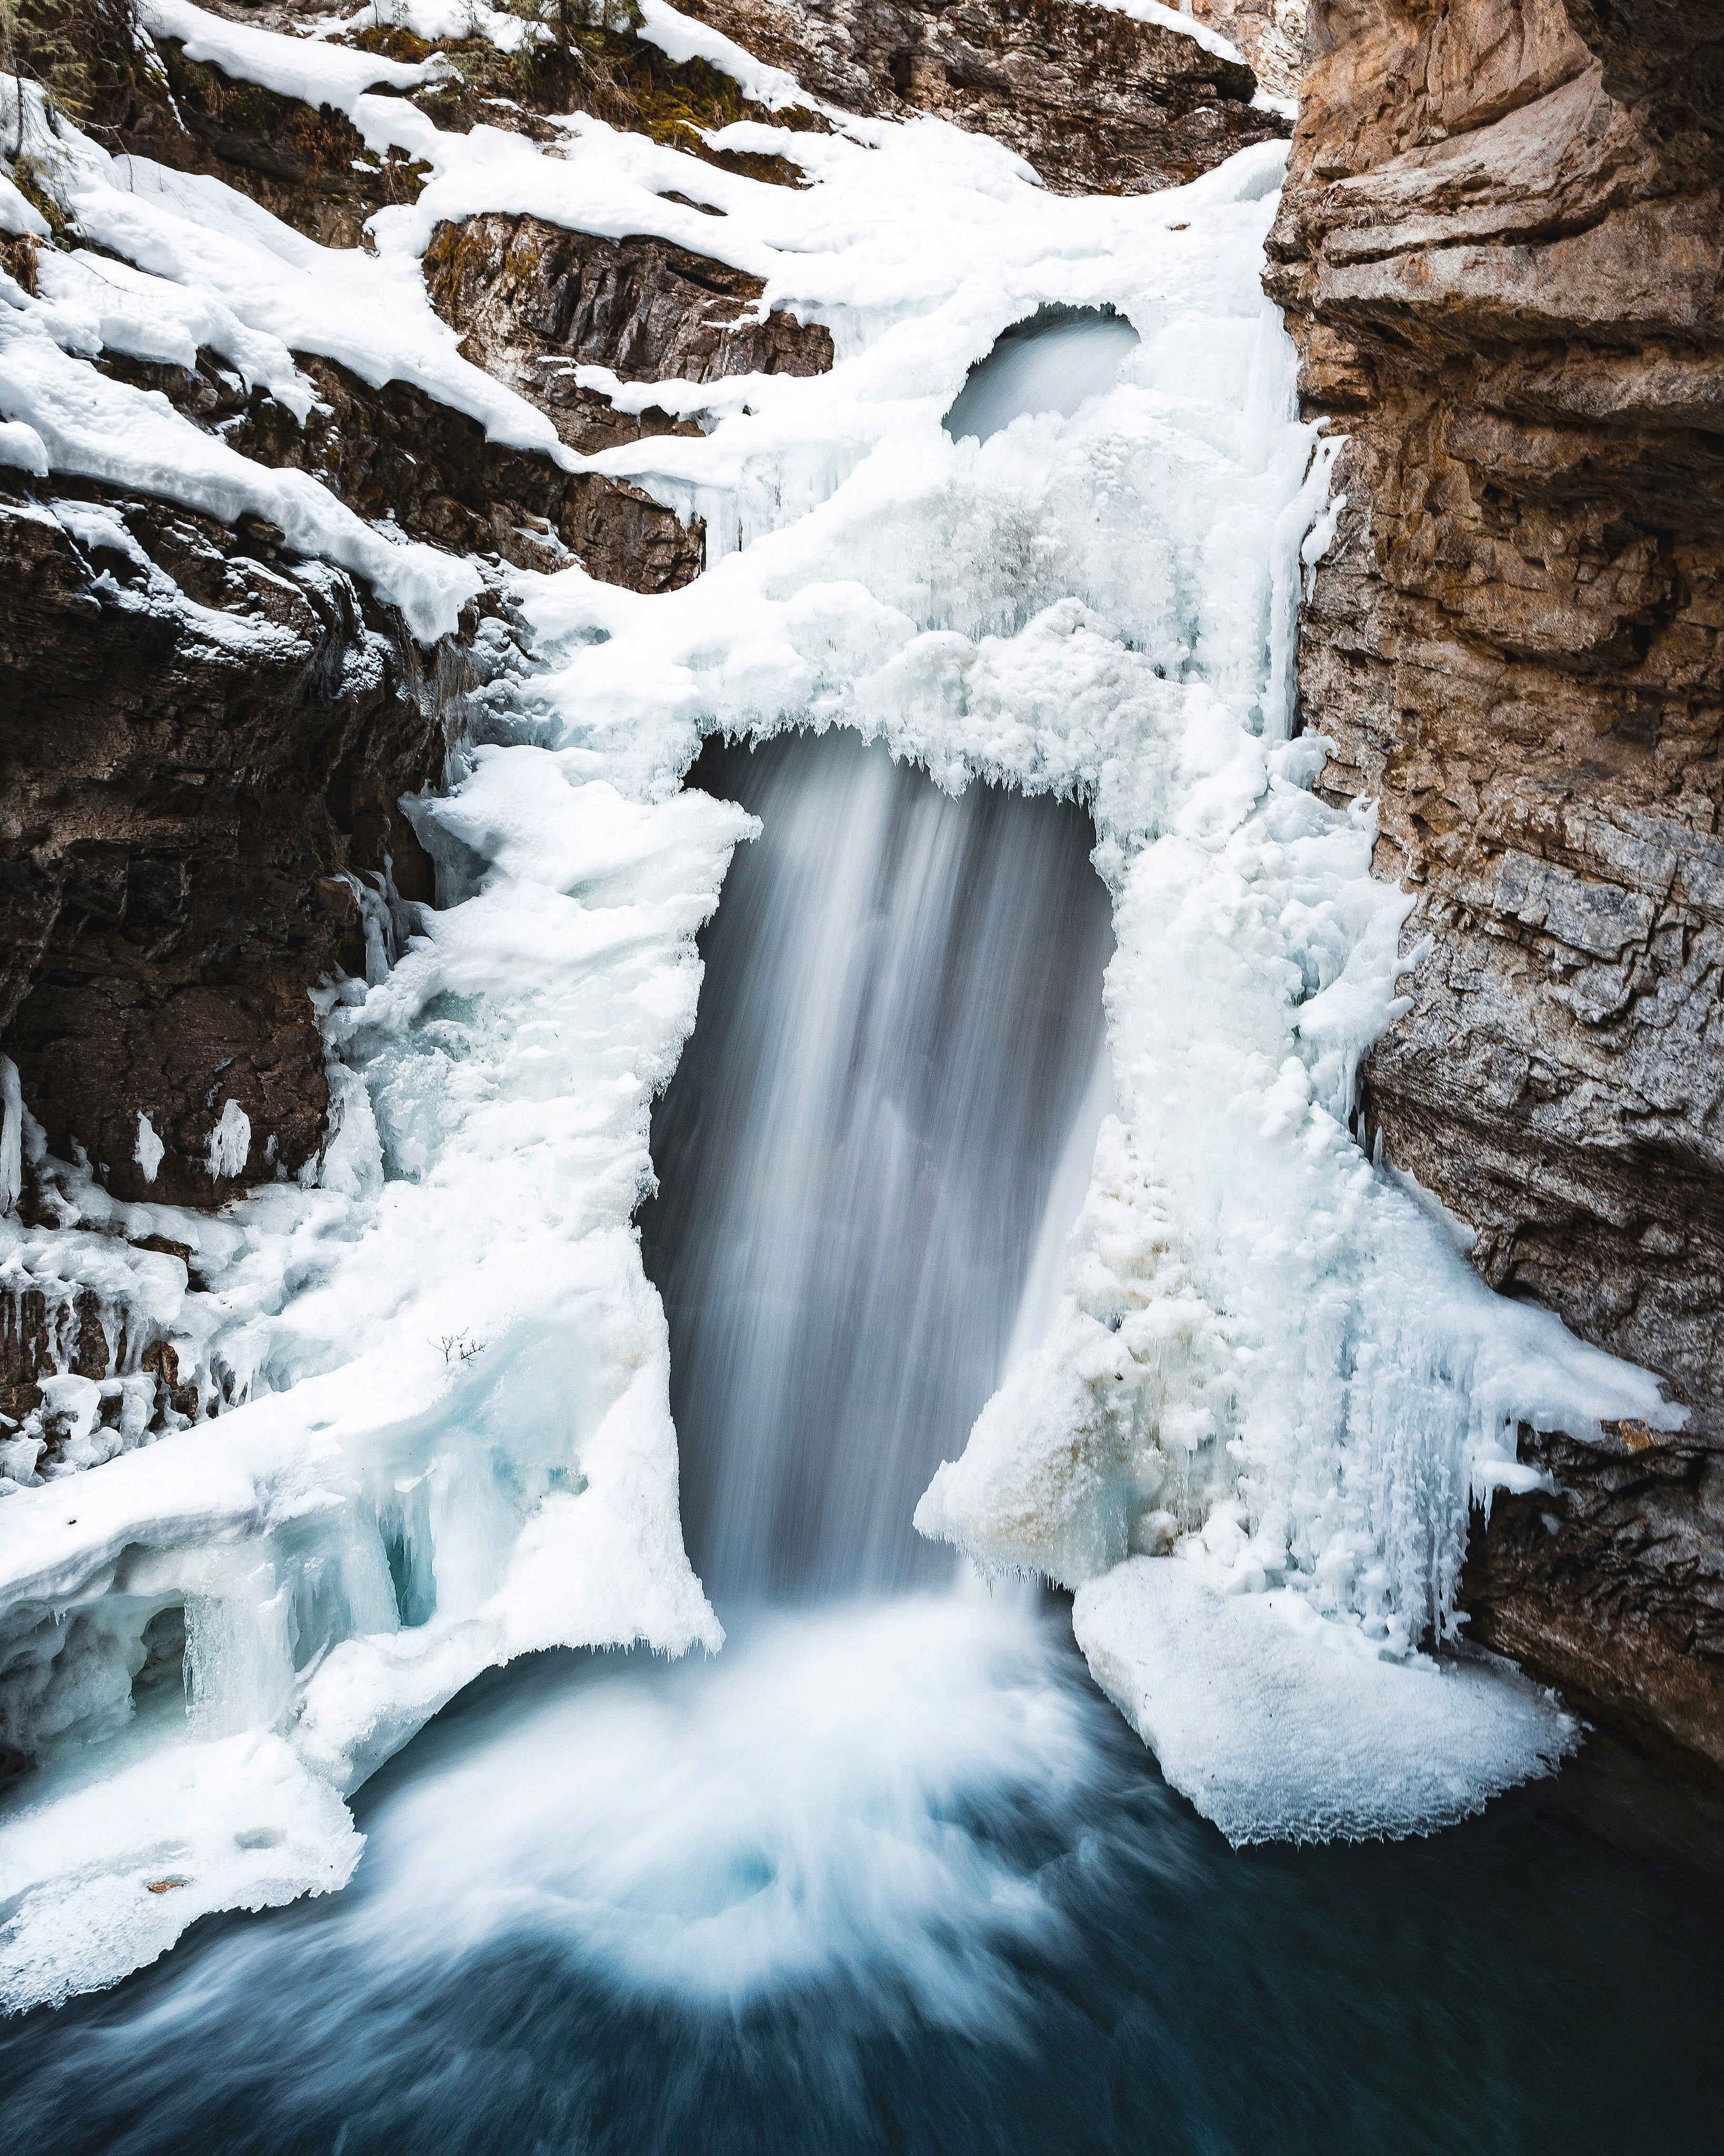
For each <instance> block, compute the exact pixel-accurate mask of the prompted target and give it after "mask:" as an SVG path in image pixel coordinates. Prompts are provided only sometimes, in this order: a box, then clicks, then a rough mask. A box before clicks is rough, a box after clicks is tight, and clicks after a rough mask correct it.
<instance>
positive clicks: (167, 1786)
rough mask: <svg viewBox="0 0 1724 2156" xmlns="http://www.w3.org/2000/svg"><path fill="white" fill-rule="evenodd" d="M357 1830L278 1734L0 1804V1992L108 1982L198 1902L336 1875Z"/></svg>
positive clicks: (6, 1996) (177, 1752)
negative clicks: (35, 1799)
mask: <svg viewBox="0 0 1724 2156" xmlns="http://www.w3.org/2000/svg"><path fill="white" fill-rule="evenodd" d="M363 1846H364V1837H363V1836H362V1835H360V1834H359V1833H358V1832H357V1830H355V1828H354V1825H353V1821H352V1819H351V1816H350V1815H349V1814H348V1811H347V1808H346V1805H345V1804H343V1803H342V1802H341V1799H340V1797H339V1796H337V1795H336V1792H335V1791H334V1790H333V1789H331V1787H330V1786H329V1784H327V1783H326V1782H324V1781H321V1780H320V1779H318V1777H317V1776H316V1775H315V1774H309V1773H307V1771H306V1770H305V1768H304V1767H303V1766H301V1764H300V1762H299V1761H298V1760H297V1759H296V1758H295V1756H294V1754H293V1753H292V1751H291V1750H290V1748H289V1747H288V1746H287V1745H286V1744H285V1743H283V1742H282V1740H281V1739H280V1738H279V1737H271V1736H265V1735H260V1734H251V1735H246V1736H235V1737H228V1738H223V1739H222V1740H220V1741H219V1742H217V1743H177V1744H173V1745H171V1746H169V1747H167V1748H164V1749H162V1750H161V1751H158V1752H156V1753H153V1754H152V1755H151V1756H148V1757H146V1758H141V1759H139V1760H136V1762H134V1763H132V1764H131V1766H128V1767H125V1768H121V1770H120V1772H119V1773H117V1774H113V1775H110V1776H108V1777H105V1778H104V1779H101V1780H100V1781H95V1782H87V1783H86V1784H85V1786H84V1787H83V1788H81V1789H74V1790H73V1791H71V1792H69V1794H66V1795H64V1796H61V1797H59V1798H57V1799H52V1800H50V1801H49V1802H48V1803H46V1804H33V1805H31V1806H29V1807H28V1809H24V1810H22V1811H18V1812H14V1813H13V1814H12V1815H10V1816H9V1817H8V1818H6V1819H5V1820H0V1909H3V1910H4V1911H5V1912H6V1914H5V1917H4V1921H3V1922H0V2008H3V2009H5V2010H9V2011H11V2012H13V2013H18V2012H21V2011H23V2010H24V2009H25V2008H27V2007H30V2006H34V2005H42V2004H44V2002H45V2003H47V2004H49V2005H59V2003H60V2002H61V2000H63V1999H66V1998H67V1997H69V1995H70V1994H72V1993H73V1992H74V1991H88V1990H90V1989H98V1988H100V1986H102V1985H104V1984H117V1983H118V1982H119V1980H120V1979H121V1977H122V1976H126V1975H129V1974H131V1971H132V1970H133V1969H141V1968H142V1967H144V1965H145V1964H146V1963H149V1962H152V1961H154V1960H156V1958H157V1957H158V1956H159V1955H162V1954H164V1953H167V1949H168V1948H170V1947H171V1946H172V1944H173V1943H174V1942H175V1941H176V1940H177V1938H179V1936H180V1934H181V1933H182V1932H183V1931H185V1929H186V1928H187V1926H188V1925H190V1924H193V1923H195V1922H197V1920H198V1917H207V1916H208V1915H210V1914H211V1913H212V1912H214V1911H215V1910H218V1909H268V1908H274V1907H279V1906H280V1904H281V1903H282V1902H293V1901H296V1900H298V1898H299V1897H300V1895H302V1894H326V1893H329V1892H331V1891H332V1890H333V1889H334V1888H336V1887H338V1886H346V1883H347V1881H348V1880H349V1879H350V1878H351V1876H352V1875H353V1867H354V1866H355V1865H356V1864H357V1862H358V1861H359V1852H360V1851H361V1849H362V1847H363Z"/></svg>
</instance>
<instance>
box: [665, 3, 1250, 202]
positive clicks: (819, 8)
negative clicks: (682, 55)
mask: <svg viewBox="0 0 1724 2156" xmlns="http://www.w3.org/2000/svg"><path fill="white" fill-rule="evenodd" d="M685 12H686V13H689V14H691V15H694V16H695V17H697V18H699V19H700V21H702V22H706V23H711V24H712V25H713V26H714V27H715V28H717V29H721V30H722V31H724V33H726V36H728V37H731V38H735V39H736V42H737V43H738V44H742V45H746V46H747V48H748V49H749V50H750V51H751V52H753V53H757V54H759V55H760V57H761V58H762V59H767V60H771V61H772V62H773V63H774V64H776V65H777V66H779V67H782V68H784V69H787V70H788V72H790V73H791V74H794V75H795V76H796V77H797V79H798V81H800V82H802V83H803V84H805V85H807V86H808V89H810V90H813V91H814V92H816V93H817V95H819V96H821V97H824V98H826V99H829V100H830V101H831V102H832V103H833V104H834V105H842V106H844V107H845V108H847V109H848V110H850V111H853V112H865V113H890V114H893V115H901V114H903V113H905V112H906V111H917V112H932V113H936V114H937V115H939V117H940V118H941V119H942V120H949V121H952V122H953V123H954V124H955V125H956V126H959V127H967V128H969V129H972V131H974V132H976V133H977V134H982V135H991V136H993V137H994V138H995V140H996V141H1000V142H1003V143H1004V144H1005V145H1006V146H1007V147H1008V149H1011V150H1015V151H1017V152H1018V155H1019V156H1020V157H1024V158H1026V159H1028V161H1029V163H1031V164H1032V165H1034V167H1035V169H1036V171H1037V172H1039V173H1040V175H1041V176H1042V177H1043V179H1044V180H1045V181H1046V182H1047V183H1048V185H1049V187H1054V188H1055V189H1057V190H1058V191H1060V193H1069V194H1086V193H1112V194H1143V193H1148V192H1149V191H1150V190H1151V189H1152V188H1156V187H1177V186H1178V185H1180V184H1181V183H1182V182H1184V181H1187V180H1192V179H1195V178H1196V177H1197V176H1198V173H1199V172H1207V171H1208V169H1209V167H1211V166H1212V165H1216V164H1219V162H1221V160H1222V159H1223V158H1224V157H1231V156H1232V155H1233V153H1234V151H1235V150H1240V149H1243V148H1244V146H1245V145H1246V144H1247V143H1249V142H1260V141H1264V140H1265V139H1266V138H1267V137H1269V136H1275V135H1280V134H1285V132H1286V123H1285V121H1283V120H1282V119H1281V118H1280V116H1279V115H1277V114H1276V113H1275V112H1273V111H1269V110H1264V109H1262V108H1261V107H1260V106H1259V105H1255V104H1254V103H1253V99H1254V97H1255V93H1256V89H1257V82H1256V78H1255V76H1254V75H1253V74H1252V72H1251V70H1250V69H1249V67H1247V66H1245V65H1244V64H1243V63H1241V62H1240V61H1239V60H1236V59H1224V58H1222V57H1221V56H1220V55H1219V54H1216V53H1213V52H1211V51H1210V50H1208V48H1207V47H1206V46H1205V45H1203V44H1200V43H1199V42H1198V39H1197V38H1195V37H1189V36H1187V35H1186V34H1185V33H1183V32H1182V31H1178V30H1172V29H1168V28H1163V27H1162V25H1160V24H1158V23H1140V22H1137V21H1136V20H1134V19H1133V18H1131V16H1129V15H1121V14H1119V13H1116V12H1115V11H1114V10H1113V9H1112V8H1106V7H1101V6H1092V5H1090V4H1089V0H957V5H956V6H947V5H942V4H941V0H808V4H806V5H797V4H793V0H689V5H688V8H687V9H686V10H685Z"/></svg>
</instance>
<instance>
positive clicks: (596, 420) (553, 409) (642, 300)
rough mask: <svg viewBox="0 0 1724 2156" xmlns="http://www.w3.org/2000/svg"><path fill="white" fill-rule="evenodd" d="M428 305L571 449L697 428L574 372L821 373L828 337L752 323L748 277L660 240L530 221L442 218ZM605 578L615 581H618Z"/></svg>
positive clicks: (753, 293)
mask: <svg viewBox="0 0 1724 2156" xmlns="http://www.w3.org/2000/svg"><path fill="white" fill-rule="evenodd" d="M425 284H426V289H427V290H428V292H429V293H430V295H431V303H432V305H434V307H435V308H436V309H437V311H438V312H439V314H440V315H441V316H443V318H444V321H446V322H449V324H451V325H452V326H453V327H454V328H455V329H458V330H459V331H461V333H462V345H461V349H462V352H463V353H464V355H465V357H467V358H469V359H470V360H472V361H473V362H474V363H475V365H476V366H480V367H484V368H485V370H486V372H488V373H490V374H494V375H495V376H497V377H499V378H500V380H502V381H504V382H507V383H508V384H509V386H510V387H511V388H513V389H516V390H518V391H519V392H520V393H521V395H522V396H523V397H526V398H530V399H531V402H532V403H535V404H536V405H538V406H539V407H540V408H541V410H543V411H545V412H546V413H548V414H549V415H550V417H551V418H552V421H553V422H554V423H555V425H556V427H557V432H558V433H559V434H561V435H562V439H563V440H564V441H566V442H567V444H569V446H570V448H571V449H579V450H581V451H582V452H587V453H591V452H593V451H596V450H598V449H608V448H610V447H611V446H612V445H613V444H615V443H618V442H630V441H637V440H639V439H640V438H641V437H642V436H643V435H646V434H669V433H675V432H683V433H696V432H698V431H699V429H698V428H696V427H695V423H693V422H692V421H690V420H687V419H682V420H678V419H674V418H672V417H671V416H670V413H666V412H664V411H661V410H660V409H659V408H657V407H655V406H649V407H648V408H647V409H646V410H645V411H644V413H639V414H634V413H624V412H621V411H618V409H617V408H616V406H615V405H614V404H613V403H612V402H611V400H610V399H609V398H608V397H605V396H603V394H601V393H599V392H598V390H596V389H593V388H582V387H581V386H580V384H579V383H578V382H577V381H576V379H575V369H576V368H577V367H580V366H597V367H608V368H609V369H611V370H612V372H614V373H615V374H617V375H618V376H619V377H621V378H622V379H623V381H625V382H654V381H659V382H662V381H667V380H670V381H675V380H680V381H686V382H714V381H717V380H720V379H721V378H722V377H724V376H726V375H731V374H748V373H756V372H757V373H761V374H804V375H806V374H819V373H823V372H824V371H825V370H826V369H827V368H828V367H830V366H831V365H832V357H833V352H832V333H831V331H829V330H828V329H827V328H826V327H825V326H824V325H823V324H821V323H818V322H809V323H803V322H799V321H797V319H796V318H795V316H793V315H790V314H788V313H785V312H783V311H782V310H776V311H773V312H772V313H769V314H768V315H767V316H766V317H765V319H764V320H763V321H762V320H758V319H757V310H758V306H759V302H760V300H761V298H762V295H763V294H764V292H765V290H766V287H765V285H763V284H762V282H761V280H760V279H759V278H757V277H751V276H749V275H747V273H746V272H745V271H743V270H740V269H731V268H730V267H729V266H728V265H727V264H724V263H722V262H716V261H714V260H712V259H711V258H710V257H707V256H705V255H700V254H692V253H690V250H689V249H687V248H685V247H675V246H672V245H671V244H670V242H669V241H668V240H663V239H650V238H646V237H642V236H639V235H637V236H636V237H634V238H631V239H622V240H608V239H597V238H595V237H594V236H593V234H589V233H583V232H568V231H565V230H564V229H562V228H561V227H560V226H557V225H552V224H546V223H545V222H544V221H543V220H542V219H541V218H533V217H500V216H489V217H476V218H470V219H469V220H468V221H467V222H466V223H463V224H459V225H455V224H440V225H439V227H438V228H437V230H436V232H435V233H434V234H433V236H432V240H431V244H430V246H429V247H428V249H426V251H425ZM611 581H613V582H619V583H626V582H627V581H628V578H627V577H626V576H618V577H613V578H612V579H611Z"/></svg>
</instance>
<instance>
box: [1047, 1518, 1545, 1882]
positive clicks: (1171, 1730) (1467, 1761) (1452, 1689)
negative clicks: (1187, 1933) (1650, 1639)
mask: <svg viewBox="0 0 1724 2156" xmlns="http://www.w3.org/2000/svg"><path fill="white" fill-rule="evenodd" d="M1072 1627H1073V1630H1075V1633H1076V1635H1077V1641H1078V1645H1079V1646H1080V1647H1081V1648H1082V1649H1083V1651H1084V1655H1085V1658H1086V1660H1087V1661H1088V1662H1089V1665H1090V1670H1091V1671H1093V1672H1094V1675H1095V1681H1096V1682H1097V1683H1098V1684H1099V1685H1100V1686H1101V1688H1102V1690H1103V1691H1105V1692H1106V1694H1107V1696H1108V1697H1109V1698H1110V1699H1111V1700H1112V1701H1113V1702H1114V1704H1115V1705H1116V1707H1118V1708H1119V1710H1120V1712H1121V1714H1123V1715H1124V1716H1125V1717H1126V1721H1127V1722H1130V1723H1131V1727H1133V1728H1134V1729H1135V1730H1136V1731H1137V1733H1138V1735H1139V1736H1140V1737H1141V1738H1142V1739H1143V1741H1144V1743H1146V1744H1147V1745H1148V1746H1149V1748H1150V1749H1151V1750H1152V1752H1153V1753H1155V1755H1156V1757H1157V1759H1158V1760H1159V1761H1160V1762H1161V1766H1162V1773H1163V1774H1166V1776H1167V1779H1168V1780H1169V1781H1170V1782H1171V1783H1172V1784H1173V1786H1174V1788H1175V1789H1178V1790H1179V1791H1180V1792H1181V1793H1182V1794H1183V1795H1185V1796H1188V1797H1189V1798H1190V1799H1191V1801H1192V1802H1193V1804H1195V1805H1196V1806H1197V1808H1198V1810H1199V1811H1200V1812H1201V1813H1202V1814H1203V1816H1204V1818H1205V1819H1209V1820H1213V1821H1214V1822H1215V1824H1216V1825H1217V1826H1219V1828H1220V1830H1221V1831H1222V1832H1223V1833H1224V1835H1226V1836H1227V1838H1228V1840H1229V1841H1230V1842H1232V1843H1234V1845H1235V1846H1237V1845H1239V1844H1240V1843H1242V1842H1250V1841H1284V1840H1290V1841H1326V1840H1331V1838H1336V1837H1341V1838H1344V1839H1347V1840H1363V1839H1365V1838H1366V1837H1367V1836H1372V1835H1388V1836H1393V1835H1407V1834H1427V1833H1429V1831H1430V1830H1432V1829H1433V1828H1434V1827H1437V1826H1443V1825H1449V1824H1450V1823H1451V1822H1453V1821H1454V1820H1459V1819H1464V1818H1465V1817H1466V1815H1468V1814H1469V1813H1471V1812H1476V1811H1480V1810H1482V1809H1484V1806H1485V1804H1486V1802H1487V1801H1488V1800H1489V1799H1491V1797H1494V1796H1496V1795H1498V1794H1500V1793H1501V1791H1502V1790H1504V1789H1509V1788H1511V1787H1512V1786H1513V1785H1514V1784H1516V1783H1517V1782H1524V1781H1526V1780H1527V1779H1530V1778H1532V1777H1533V1776H1536V1775H1539V1774H1551V1773H1552V1772H1553V1771H1554V1770H1555V1768H1556V1767H1557V1763H1559V1761H1560V1760H1561V1759H1562V1756H1563V1755H1564V1753H1568V1752H1570V1751H1572V1750H1573V1748H1574V1745H1575V1743H1576V1741H1577V1732H1576V1729H1575V1725H1574V1723H1573V1722H1572V1721H1571V1720H1570V1719H1569V1717H1568V1716H1567V1715H1566V1714H1564V1713H1563V1712H1562V1711H1561V1709H1560V1708H1559V1707H1557V1705H1556V1703H1555V1702H1554V1701H1553V1700H1552V1698H1551V1697H1550V1696H1549V1695H1548V1694H1547V1693H1544V1692H1541V1691H1538V1689H1537V1687H1536V1686H1532V1685H1531V1684H1529V1683H1528V1682H1527V1681H1526V1679H1525V1678H1524V1677H1522V1676H1518V1675H1516V1672H1515V1671H1512V1670H1511V1669H1510V1668H1509V1667H1508V1666H1506V1664H1503V1663H1500V1662H1497V1661H1494V1660H1487V1659H1485V1658H1483V1657H1480V1658H1479V1659H1478V1660H1475V1661H1461V1662H1447V1663H1444V1664H1442V1665H1439V1664H1437V1663H1435V1662H1433V1661H1429V1660H1428V1659H1426V1658H1425V1657H1424V1656H1419V1657H1418V1658H1416V1659H1414V1661H1410V1662H1402V1661H1393V1660H1388V1659H1385V1658H1383V1657H1382V1656H1381V1655H1378V1654H1376V1653H1374V1652H1373V1650H1372V1649H1371V1648H1370V1647H1369V1646H1368V1645H1367V1644H1366V1642H1365V1641H1364V1640H1362V1638H1361V1637H1360V1635H1358V1633H1357V1632H1356V1631H1354V1630H1351V1629H1350V1628H1348V1627H1347V1626H1344V1625H1334V1624H1326V1623H1325V1622H1324V1621H1323V1620H1322V1619H1321V1618H1319V1617H1317V1616H1316V1615H1314V1614H1312V1612H1311V1608H1310V1605H1309V1604H1307V1603H1306V1602H1305V1601H1303V1600H1302V1599H1301V1598H1300V1597H1299V1596H1297V1595H1295V1594H1289V1593H1288V1592H1286V1591H1285V1590H1283V1591H1282V1592H1281V1593H1280V1594H1220V1593H1218V1592H1217V1590H1216V1589H1214V1588H1213V1587H1212V1586H1210V1585H1209V1584H1208V1583H1207V1582H1206V1581H1205V1580H1204V1579H1203V1577H1202V1575H1201V1573H1199V1571H1198V1568H1197V1567H1196V1566H1194V1565H1190V1564H1185V1563H1181V1561H1180V1560H1179V1559H1178V1558H1152V1557H1134V1558H1131V1560H1130V1561H1129V1562H1128V1563H1125V1564H1122V1565H1120V1566H1117V1567H1116V1568H1115V1569H1114V1570H1113V1571H1111V1572H1110V1573H1107V1574H1106V1576H1105V1577H1104V1578H1100V1579H1096V1580H1094V1581H1092V1582H1091V1583H1090V1584H1089V1585H1088V1586H1086V1587H1084V1588H1082V1589H1080V1590H1079V1593H1078V1595H1077V1599H1076V1600H1075V1603H1074V1604H1073V1606H1072Z"/></svg>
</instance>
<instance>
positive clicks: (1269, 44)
mask: <svg viewBox="0 0 1724 2156" xmlns="http://www.w3.org/2000/svg"><path fill="white" fill-rule="evenodd" d="M1184 12H1186V13H1189V14H1190V15H1191V17H1192V18H1193V20H1194V21H1196V22H1198V23H1203V25H1204V26H1205V28H1208V29H1212V30H1219V32H1220V33H1221V34H1222V36H1223V37H1224V38H1228V39H1229V41H1230V43H1232V44H1234V45H1236V46H1237V47H1238V48H1239V51H1240V52H1241V53H1242V54H1244V58H1245V60H1246V62H1247V64H1249V67H1250V69H1251V72H1252V73H1253V74H1255V76H1256V78H1257V80H1258V81H1259V83H1260V85H1262V87H1263V88H1264V89H1265V90H1267V91H1268V92H1269V94H1270V96H1271V97H1297V96H1298V95H1299V78H1300V74H1301V71H1302V70H1303V68H1304V65H1305V29H1306V0H1190V5H1189V7H1188V8H1187V9H1186V10H1185V11H1184Z"/></svg>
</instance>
